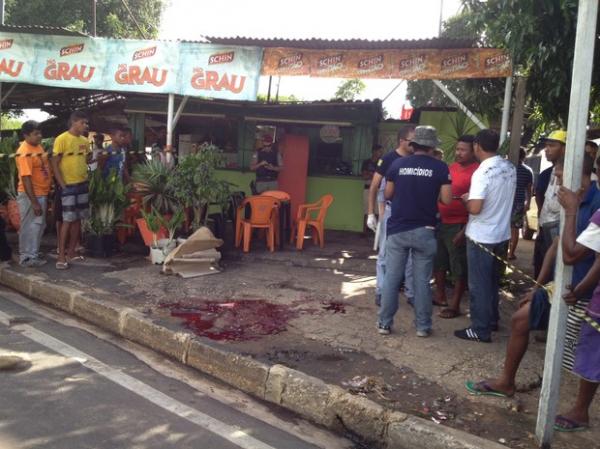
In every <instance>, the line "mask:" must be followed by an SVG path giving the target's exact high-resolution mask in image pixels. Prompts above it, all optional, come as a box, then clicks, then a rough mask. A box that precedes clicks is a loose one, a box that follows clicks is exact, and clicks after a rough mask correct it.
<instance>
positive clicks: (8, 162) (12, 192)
mask: <svg viewBox="0 0 600 449" xmlns="http://www.w3.org/2000/svg"><path fill="white" fill-rule="evenodd" d="M18 147H19V139H18V138H17V135H16V134H14V135H13V136H12V137H5V138H3V139H2V140H1V141H0V193H2V194H3V195H4V196H5V197H6V199H15V198H16V197H17V165H16V163H15V158H14V157H11V158H9V157H8V155H10V154H13V153H15V152H16V151H17V148H18ZM1 155H4V156H1ZM0 200H3V199H2V198H0Z"/></svg>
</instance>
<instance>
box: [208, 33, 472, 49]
mask: <svg viewBox="0 0 600 449" xmlns="http://www.w3.org/2000/svg"><path fill="white" fill-rule="evenodd" d="M206 39H208V41H209V42H210V43H212V44H222V45H249V46H255V47H292V48H304V49H315V50H317V49H339V50H381V49H385V50H394V49H426V48H428V49H429V48H435V49H442V48H471V47H476V41H475V40H474V39H450V38H437V37H436V38H432V39H388V40H368V39H317V38H311V39H284V38H268V39H267V38H253V37H243V36H236V37H215V36H206Z"/></svg>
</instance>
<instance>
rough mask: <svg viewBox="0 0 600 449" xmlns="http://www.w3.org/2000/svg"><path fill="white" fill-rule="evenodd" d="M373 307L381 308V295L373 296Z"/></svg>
mask: <svg viewBox="0 0 600 449" xmlns="http://www.w3.org/2000/svg"><path fill="white" fill-rule="evenodd" d="M375 305H376V306H377V307H381V295H375Z"/></svg>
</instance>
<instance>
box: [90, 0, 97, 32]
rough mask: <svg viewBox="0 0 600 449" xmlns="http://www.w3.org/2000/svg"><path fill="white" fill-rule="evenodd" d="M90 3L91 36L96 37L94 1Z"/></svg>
mask: <svg viewBox="0 0 600 449" xmlns="http://www.w3.org/2000/svg"><path fill="white" fill-rule="evenodd" d="M91 1H92V36H94V37H96V36H97V35H98V33H97V32H96V0H91Z"/></svg>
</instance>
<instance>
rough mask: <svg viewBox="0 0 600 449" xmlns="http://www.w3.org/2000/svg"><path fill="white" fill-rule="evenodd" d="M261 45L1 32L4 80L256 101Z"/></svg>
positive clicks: (0, 77)
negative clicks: (239, 45)
mask: <svg viewBox="0 0 600 449" xmlns="http://www.w3.org/2000/svg"><path fill="white" fill-rule="evenodd" d="M261 62H262V49H261V48H258V47H235V46H231V47H225V46H221V45H211V44H201V43H198V44H196V43H189V42H170V41H144V40H126V39H123V40H119V39H104V38H89V37H77V36H75V37H73V36H68V37H67V36H51V35H37V34H35V35H34V34H25V33H0V82H17V83H31V84H39V85H44V86H54V87H64V88H82V89H98V90H109V91H123V92H146V93H164V94H168V93H172V94H180V95H190V96H197V97H205V98H216V99H229V100H255V99H256V94H257V91H258V81H259V77H260V68H261Z"/></svg>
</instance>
